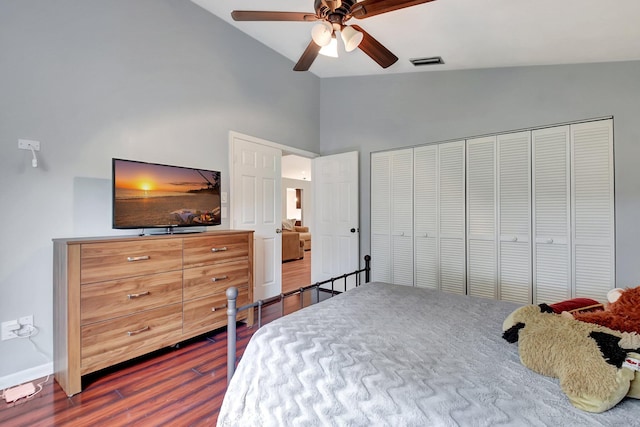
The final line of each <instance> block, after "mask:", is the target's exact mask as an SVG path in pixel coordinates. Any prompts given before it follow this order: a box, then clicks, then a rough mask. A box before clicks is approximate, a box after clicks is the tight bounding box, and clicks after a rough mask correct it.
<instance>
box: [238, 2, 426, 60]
mask: <svg viewBox="0 0 640 427" xmlns="http://www.w3.org/2000/svg"><path fill="white" fill-rule="evenodd" d="M430 1H433V0H362V1H357V0H314V8H315V13H304V12H275V11H257V10H234V11H233V12H231V17H232V18H233V19H234V20H235V21H303V22H313V21H321V22H319V23H317V24H316V25H314V27H313V28H312V30H311V38H312V39H311V42H309V45H308V46H307V48H306V49H305V51H304V52H303V53H302V56H301V57H300V59H299V60H298V62H297V63H296V65H295V66H294V67H293V69H294V70H295V71H307V70H308V69H309V68H310V67H311V64H313V61H314V60H315V59H316V57H317V56H318V53H319V52H320V49H321V48H322V47H323V46H326V45H328V44H329V43H330V42H331V39H335V38H336V32H337V31H339V32H340V33H341V36H342V40H343V42H344V45H345V50H346V51H347V52H351V51H352V50H354V49H355V48H359V49H360V50H361V51H363V52H364V53H366V54H367V55H369V57H371V59H373V60H374V61H376V62H377V63H378V64H379V65H380V66H381V67H382V68H387V67H389V66H390V65H392V64H394V63H395V62H396V61H397V60H398V57H397V56H395V55H394V54H393V53H391V51H389V49H387V48H386V47H384V46H383V45H382V44H381V43H380V42H378V41H377V40H376V39H374V38H373V37H372V36H371V35H369V33H367V32H366V31H365V30H363V29H362V28H360V27H359V26H357V25H346V22H347V21H348V20H349V19H351V18H356V19H364V18H369V17H372V16H376V15H380V14H382V13H387V12H392V11H394V10H398V9H402V8H405V7H409V6H416V5H418V4H422V3H428V2H430Z"/></svg>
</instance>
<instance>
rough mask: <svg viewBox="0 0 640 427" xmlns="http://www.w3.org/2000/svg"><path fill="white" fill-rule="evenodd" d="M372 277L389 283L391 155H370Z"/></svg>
mask: <svg viewBox="0 0 640 427" xmlns="http://www.w3.org/2000/svg"><path fill="white" fill-rule="evenodd" d="M371 278H372V280H374V281H380V282H387V283H391V154H389V153H373V154H371Z"/></svg>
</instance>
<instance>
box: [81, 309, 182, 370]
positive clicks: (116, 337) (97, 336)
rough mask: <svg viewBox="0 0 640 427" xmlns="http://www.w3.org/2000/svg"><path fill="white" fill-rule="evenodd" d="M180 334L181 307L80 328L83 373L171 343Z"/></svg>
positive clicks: (145, 312)
mask: <svg viewBox="0 0 640 427" xmlns="http://www.w3.org/2000/svg"><path fill="white" fill-rule="evenodd" d="M181 332H182V304H172V305H169V306H166V307H161V308H156V309H154V310H147V311H144V312H141V313H138V314H133V315H130V316H125V317H119V318H117V319H113V320H107V321H104V322H98V323H92V324H90V325H86V326H83V327H82V328H81V340H82V345H81V347H82V351H81V357H82V374H83V375H84V374H86V373H89V372H94V371H96V370H98V369H102V368H104V367H107V366H111V365H114V364H116V363H119V362H123V361H125V360H129V359H131V358H134V357H136V356H140V355H142V354H145V353H148V352H150V351H153V350H157V349H159V348H162V347H165V346H167V345H171V344H174V343H176V342H178V341H179V339H180V336H181Z"/></svg>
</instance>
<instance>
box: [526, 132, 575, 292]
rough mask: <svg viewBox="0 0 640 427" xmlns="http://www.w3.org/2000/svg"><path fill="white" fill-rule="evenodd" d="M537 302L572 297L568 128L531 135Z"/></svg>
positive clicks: (534, 272)
mask: <svg viewBox="0 0 640 427" xmlns="http://www.w3.org/2000/svg"><path fill="white" fill-rule="evenodd" d="M532 156H533V165H532V166H533V189H532V191H533V233H534V242H533V243H534V246H533V280H534V303H536V304H539V303H543V302H546V303H552V302H556V301H562V300H565V299H568V298H570V297H571V242H570V230H571V228H570V219H571V216H570V215H571V212H570V193H569V191H570V163H569V162H570V154H569V126H560V127H555V128H549V129H540V130H536V131H533V132H532Z"/></svg>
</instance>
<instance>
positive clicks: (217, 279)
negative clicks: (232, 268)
mask: <svg viewBox="0 0 640 427" xmlns="http://www.w3.org/2000/svg"><path fill="white" fill-rule="evenodd" d="M228 278H229V276H220V277H212V278H211V281H212V282H219V281H221V280H226V279H228Z"/></svg>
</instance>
